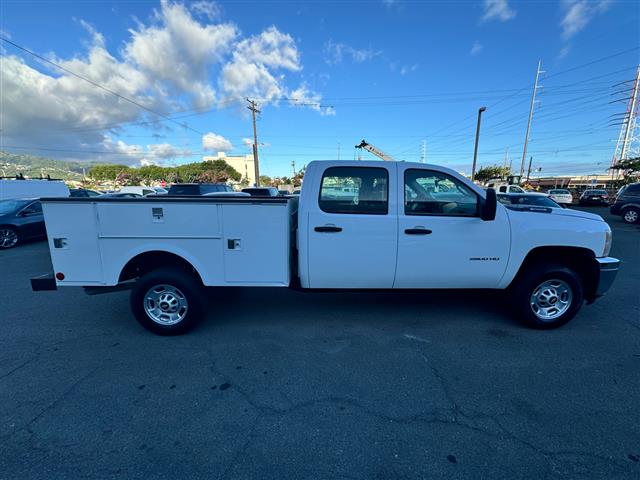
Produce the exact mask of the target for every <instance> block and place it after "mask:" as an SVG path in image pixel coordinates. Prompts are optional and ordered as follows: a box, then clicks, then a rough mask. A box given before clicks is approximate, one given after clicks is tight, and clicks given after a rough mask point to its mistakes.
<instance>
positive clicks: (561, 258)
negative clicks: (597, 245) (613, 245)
mask: <svg viewBox="0 0 640 480" xmlns="http://www.w3.org/2000/svg"><path fill="white" fill-rule="evenodd" d="M595 257H596V256H595V254H594V253H593V251H592V250H589V249H588V248H582V247H538V248H534V249H533V250H531V251H530V252H529V253H528V254H527V256H526V257H525V259H524V261H523V262H522V265H520V269H519V270H518V273H517V274H516V276H515V278H514V279H513V281H512V282H511V284H512V285H514V284H515V283H516V282H517V281H518V280H519V278H520V277H521V276H522V275H524V274H525V272H526V271H527V270H528V269H529V268H530V267H531V266H532V265H540V264H541V263H553V264H558V265H563V266H566V267H568V268H570V269H572V270H573V271H575V272H576V273H577V274H578V275H579V276H580V278H581V279H582V284H583V286H584V293H585V298H586V299H587V300H588V301H590V300H593V298H594V297H595V293H596V289H597V287H598V280H599V276H600V271H599V269H598V264H597V263H596V262H595V261H594V259H595Z"/></svg>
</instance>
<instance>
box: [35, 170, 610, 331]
mask: <svg viewBox="0 0 640 480" xmlns="http://www.w3.org/2000/svg"><path fill="white" fill-rule="evenodd" d="M42 206H43V210H44V217H45V222H46V227H47V232H48V237H49V248H50V252H51V260H52V264H53V273H52V274H50V275H47V276H43V277H38V278H34V279H32V280H31V283H32V288H33V289H34V290H52V289H56V288H57V287H65V286H82V287H85V289H86V290H87V292H88V293H99V292H106V291H113V290H120V289H124V288H131V290H132V291H131V308H132V310H133V313H134V315H135V317H136V318H137V319H138V320H139V321H140V323H141V324H142V325H144V326H145V327H146V328H148V329H149V330H151V331H153V332H155V333H159V334H178V333H183V332H185V331H187V330H188V329H189V328H190V327H192V326H193V325H194V323H195V322H196V321H197V320H198V319H199V318H200V317H201V316H203V315H204V313H205V310H206V301H205V300H206V295H207V294H206V289H205V288H203V287H233V286H265V287H267V286H269V287H288V286H290V287H294V288H304V289H452V288H458V289H469V288H480V289H502V290H508V292H509V299H510V301H511V302H510V303H511V304H512V305H513V310H514V312H515V314H516V315H517V317H518V318H520V319H521V320H525V321H527V322H528V323H529V324H530V325H533V326H535V327H538V328H552V327H557V326H559V325H562V324H564V323H566V322H568V321H569V320H570V319H571V318H572V317H574V316H575V314H576V313H577V312H578V310H579V309H580V308H581V306H582V304H583V303H584V302H585V301H586V302H589V303H590V302H592V301H593V300H594V299H595V298H596V297H598V296H599V295H602V294H603V293H604V292H605V291H606V290H607V289H608V288H609V286H610V285H611V283H612V282H613V280H614V278H615V275H616V273H617V270H618V267H619V263H620V262H619V260H617V259H615V258H610V257H608V254H609V250H610V247H611V229H610V228H609V226H608V225H607V224H606V223H605V222H604V221H603V220H602V218H601V217H599V216H597V215H592V214H589V213H584V212H580V211H575V210H569V209H561V208H547V207H515V206H514V207H509V208H507V207H505V206H504V205H501V204H499V203H497V202H496V195H495V191H494V190H492V189H489V190H487V191H485V190H483V189H482V188H479V187H478V186H476V185H475V184H473V183H472V182H471V181H469V180H468V179H466V178H464V177H462V176H461V175H459V174H457V173H456V172H454V171H452V170H450V169H447V168H444V167H439V166H435V165H426V164H419V163H405V162H359V161H354V162H345V161H323V162H312V163H310V164H309V166H308V168H307V171H306V175H305V179H304V188H303V189H302V193H301V195H300V198H299V200H298V198H296V197H277V198H259V197H231V196H225V197H218V198H217V197H215V196H206V197H172V196H167V195H163V196H157V197H154V196H149V197H145V198H135V199H128V198H100V197H94V198H48V199H42Z"/></svg>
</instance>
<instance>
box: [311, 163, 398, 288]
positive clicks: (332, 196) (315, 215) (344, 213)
mask: <svg viewBox="0 0 640 480" xmlns="http://www.w3.org/2000/svg"><path fill="white" fill-rule="evenodd" d="M395 182H396V164H395V163H394V164H388V165H380V166H379V167H378V166H375V167H372V166H332V167H329V168H327V169H325V170H324V172H323V174H322V178H321V179H320V182H319V191H318V192H317V194H318V195H317V196H316V197H315V198H312V197H307V198H305V201H306V200H309V201H310V202H317V204H316V205H314V207H313V208H310V209H309V211H308V215H309V218H308V223H307V225H308V226H307V228H308V231H307V241H308V248H307V252H308V254H307V259H308V272H309V286H310V287H311V288H391V287H392V286H393V277H394V273H395V268H396V248H397V232H398V223H397V220H398V219H397V215H396V200H395V198H396V197H395V194H394V195H391V194H390V192H395V190H396V188H397V187H396V185H395ZM316 188H318V187H316Z"/></svg>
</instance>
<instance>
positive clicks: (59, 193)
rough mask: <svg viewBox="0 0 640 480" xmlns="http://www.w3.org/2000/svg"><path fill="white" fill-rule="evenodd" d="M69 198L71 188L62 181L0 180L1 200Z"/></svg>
mask: <svg viewBox="0 0 640 480" xmlns="http://www.w3.org/2000/svg"><path fill="white" fill-rule="evenodd" d="M68 196H69V187H67V185H66V184H65V183H64V182H63V181H62V180H16V179H13V180H12V179H9V180H7V179H0V200H10V199H18V198H40V197H68Z"/></svg>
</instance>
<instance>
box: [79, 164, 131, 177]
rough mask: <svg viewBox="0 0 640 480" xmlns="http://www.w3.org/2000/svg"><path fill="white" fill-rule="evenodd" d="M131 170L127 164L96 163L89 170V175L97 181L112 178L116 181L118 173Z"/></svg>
mask: <svg viewBox="0 0 640 480" xmlns="http://www.w3.org/2000/svg"><path fill="white" fill-rule="evenodd" d="M128 170H130V167H128V166H127V165H115V164H100V165H94V166H93V167H91V169H90V170H89V177H91V178H93V179H94V180H97V181H105V180H110V181H114V180H115V179H116V178H117V177H118V175H120V174H121V173H123V172H127V171H128Z"/></svg>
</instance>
